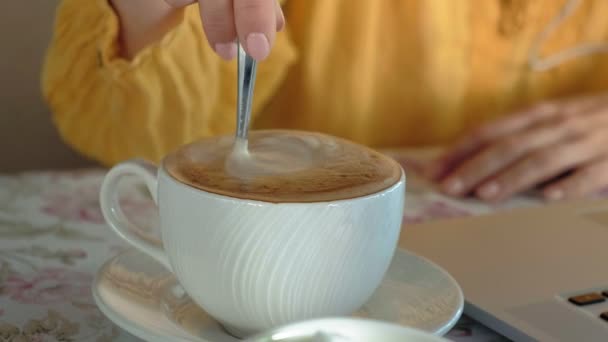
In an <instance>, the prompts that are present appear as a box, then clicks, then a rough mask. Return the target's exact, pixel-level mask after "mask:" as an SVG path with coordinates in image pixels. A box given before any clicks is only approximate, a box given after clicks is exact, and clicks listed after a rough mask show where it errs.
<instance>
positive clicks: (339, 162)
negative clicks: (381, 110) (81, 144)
mask: <svg viewBox="0 0 608 342" xmlns="http://www.w3.org/2000/svg"><path fill="white" fill-rule="evenodd" d="M165 167H166V169H167V170H168V172H169V174H171V176H173V177H174V178H176V179H177V180H178V181H180V182H183V183H185V184H188V185H191V186H193V187H196V188H199V189H202V190H205V191H209V192H213V193H217V194H221V195H226V196H230V197H237V198H247V199H253V200H260V201H267V202H317V201H328V200H337V199H346V198H353V197H360V196H364V195H368V194H373V193H376V192H379V191H381V190H383V189H386V188H388V187H390V186H391V185H393V184H395V183H396V182H397V181H398V180H399V179H400V177H401V167H400V166H399V165H398V164H397V163H396V162H395V161H393V160H392V159H390V158H388V157H386V156H384V155H382V154H380V153H378V152H376V151H373V150H371V149H369V148H367V147H364V146H360V145H357V144H355V143H352V142H349V141H346V140H343V139H339V138H335V137H332V136H328V135H324V134H320V133H310V132H300V131H280V130H275V131H253V132H251V134H250V136H249V140H248V141H239V140H237V141H235V140H234V138H233V137H231V136H221V137H214V138H209V139H204V140H201V141H198V142H195V143H193V144H190V145H187V146H185V147H182V148H181V149H179V150H178V151H176V152H174V153H172V154H170V155H169V156H168V157H167V158H166V159H165Z"/></svg>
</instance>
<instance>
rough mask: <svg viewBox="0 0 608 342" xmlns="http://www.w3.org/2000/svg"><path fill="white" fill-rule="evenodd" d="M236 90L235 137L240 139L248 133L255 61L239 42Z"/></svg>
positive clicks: (245, 137)
mask: <svg viewBox="0 0 608 342" xmlns="http://www.w3.org/2000/svg"><path fill="white" fill-rule="evenodd" d="M238 50H239V51H238V56H237V65H238V85H237V86H238V92H237V98H236V101H237V105H236V106H237V111H236V138H237V139H240V140H242V141H245V140H246V139H247V136H248V134H249V120H250V119H251V100H252V99H253V88H254V86H255V73H256V69H257V63H256V61H255V60H254V59H253V58H251V56H249V55H248V54H247V53H246V52H245V50H243V47H242V46H241V44H238Z"/></svg>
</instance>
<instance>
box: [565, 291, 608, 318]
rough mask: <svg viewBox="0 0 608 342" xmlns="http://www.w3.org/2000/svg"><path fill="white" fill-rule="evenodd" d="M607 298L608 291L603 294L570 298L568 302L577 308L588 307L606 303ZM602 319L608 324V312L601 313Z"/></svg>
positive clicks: (589, 294)
mask: <svg viewBox="0 0 608 342" xmlns="http://www.w3.org/2000/svg"><path fill="white" fill-rule="evenodd" d="M607 297H608V291H602V293H599V292H589V293H584V294H580V295H576V296H572V297H569V298H568V301H569V302H570V303H572V304H574V305H577V306H587V305H593V304H597V303H602V302H605V301H606V298H607ZM600 318H601V319H603V320H604V321H607V322H608V311H604V312H602V313H600Z"/></svg>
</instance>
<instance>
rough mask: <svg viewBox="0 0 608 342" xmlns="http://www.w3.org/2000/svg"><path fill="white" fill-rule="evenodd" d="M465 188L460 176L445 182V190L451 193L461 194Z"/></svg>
mask: <svg viewBox="0 0 608 342" xmlns="http://www.w3.org/2000/svg"><path fill="white" fill-rule="evenodd" d="M463 189H464V184H463V183H462V181H461V180H460V179H458V178H452V179H448V180H447V181H446V182H445V183H444V184H443V191H445V192H447V193H448V194H450V195H459V194H460V193H461V192H462V190H463Z"/></svg>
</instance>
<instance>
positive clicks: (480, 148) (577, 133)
mask: <svg viewBox="0 0 608 342" xmlns="http://www.w3.org/2000/svg"><path fill="white" fill-rule="evenodd" d="M431 173H432V175H431V176H432V177H433V178H434V179H435V180H437V181H438V182H439V184H440V186H441V189H442V190H443V191H444V192H446V193H447V194H449V195H453V196H465V195H467V194H471V193H472V194H474V195H475V196H477V197H479V198H481V199H483V200H487V201H499V200H503V199H506V198H508V197H510V196H512V195H515V194H517V193H520V192H523V191H526V190H530V189H532V188H535V187H538V186H539V185H543V187H542V191H543V195H544V196H545V198H547V199H549V200H561V199H571V198H579V197H584V196H587V195H590V194H592V193H594V192H597V191H599V190H601V189H602V188H604V187H606V186H608V95H602V96H590V97H584V98H583V97H581V98H573V99H569V100H561V101H551V102H545V103H542V104H538V105H535V106H533V107H531V108H529V109H527V110H524V111H522V112H520V113H516V114H515V115H512V116H509V117H507V118H503V119H500V120H497V121H495V122H492V123H490V124H487V125H485V126H482V127H481V128H479V129H478V130H476V131H475V132H474V133H472V134H470V135H469V136H467V137H466V138H465V139H463V140H462V141H461V142H459V143H458V144H457V145H456V146H455V147H454V148H452V149H451V150H449V151H448V152H447V153H446V154H445V155H443V156H442V157H441V158H439V160H437V161H436V162H435V163H434V165H433V167H432V172H431ZM559 176H562V177H559Z"/></svg>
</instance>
